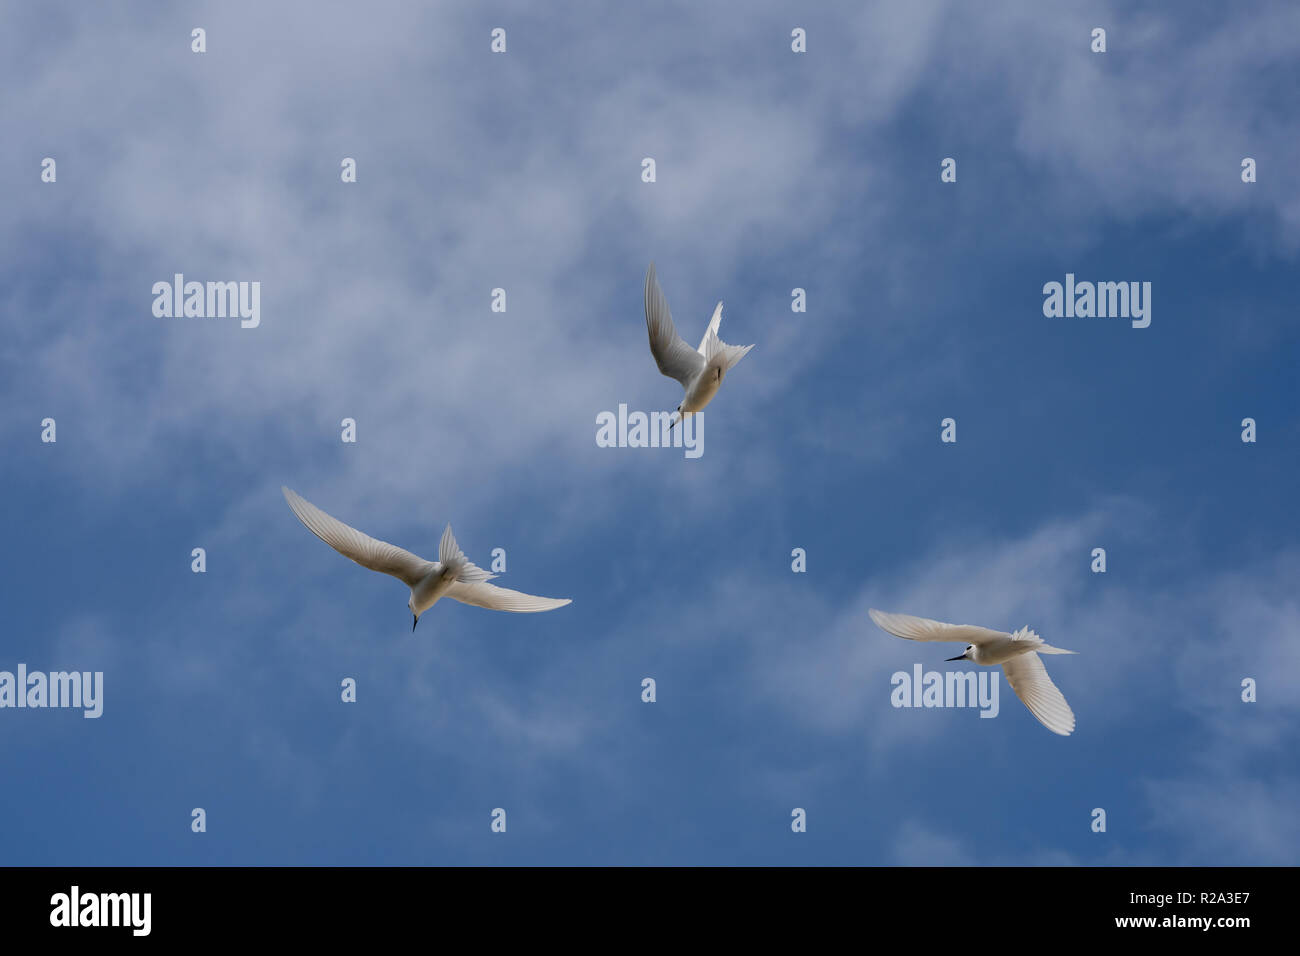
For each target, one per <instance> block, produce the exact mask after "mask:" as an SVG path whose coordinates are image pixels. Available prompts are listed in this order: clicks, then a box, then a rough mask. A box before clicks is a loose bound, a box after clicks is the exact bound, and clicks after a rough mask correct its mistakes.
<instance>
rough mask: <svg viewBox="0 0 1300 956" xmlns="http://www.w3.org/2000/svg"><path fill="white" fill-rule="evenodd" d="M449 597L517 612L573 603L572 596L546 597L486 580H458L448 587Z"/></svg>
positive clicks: (495, 608) (547, 609) (541, 609)
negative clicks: (514, 589)
mask: <svg viewBox="0 0 1300 956" xmlns="http://www.w3.org/2000/svg"><path fill="white" fill-rule="evenodd" d="M447 597H449V598H451V599H452V600H455V601H460V603H462V604H473V605H474V606H475V607H485V608H489V609H491V610H493V611H514V612H515V613H516V614H533V613H535V612H537V611H553V610H555V609H556V608H557V607H564V605H566V604H570V603H572V599H571V598H545V597H537V596H536V595H533V594H524V593H523V592H522V591H512V590H510V589H509V588H499V587H497V586H496V585H495V584H488V583H486V582H484V581H478V582H469V583H467V582H465V581H456V582H454V583H453V584H452V585H451V587H449V588H448V589H447Z"/></svg>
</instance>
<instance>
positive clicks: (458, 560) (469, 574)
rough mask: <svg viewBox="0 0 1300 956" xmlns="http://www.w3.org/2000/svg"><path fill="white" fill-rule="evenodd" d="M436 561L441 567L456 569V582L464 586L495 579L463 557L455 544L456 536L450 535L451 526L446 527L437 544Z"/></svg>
mask: <svg viewBox="0 0 1300 956" xmlns="http://www.w3.org/2000/svg"><path fill="white" fill-rule="evenodd" d="M438 561H439V563H441V564H443V565H447V566H450V567H454V568H456V580H457V581H460V582H462V583H464V584H478V583H480V582H482V581H490V580H492V579H493V578H494V577H496V575H495V574H492V573H491V572H490V571H484V570H483V569H482V568H480V567H479V566H478V565H477V564H475V563H474V562H473V561H471V560H470V559H469V558H467V557H465V552H464V551H462V550H461V549H460V545H458V544H457V543H456V536H455V535H454V534H452V533H451V525H447V530H445V531H444V532H443V533H442V540H441V541H440V542H438Z"/></svg>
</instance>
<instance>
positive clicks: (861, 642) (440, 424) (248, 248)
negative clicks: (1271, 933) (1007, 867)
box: [0, 2, 1300, 865]
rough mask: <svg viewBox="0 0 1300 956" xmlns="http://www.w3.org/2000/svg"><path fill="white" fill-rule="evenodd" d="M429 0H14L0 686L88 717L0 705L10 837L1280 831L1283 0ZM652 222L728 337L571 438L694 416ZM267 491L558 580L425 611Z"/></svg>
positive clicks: (467, 844)
mask: <svg viewBox="0 0 1300 956" xmlns="http://www.w3.org/2000/svg"><path fill="white" fill-rule="evenodd" d="M419 6H420V7H421V8H420V9H417V8H416V7H417V5H412V4H398V3H377V4H369V5H364V6H360V7H352V6H345V5H342V4H338V5H334V4H310V5H307V4H289V3H286V4H276V5H258V4H241V3H235V4H199V5H197V6H196V7H195V8H193V9H192V10H187V11H183V12H182V11H176V10H169V9H163V8H162V7H161V6H155V5H151V4H126V5H119V6H115V7H113V8H111V9H95V10H90V9H88V8H85V7H84V6H82V5H75V4H51V5H42V6H34V5H17V4H15V5H12V7H11V8H10V9H8V10H7V12H6V20H7V22H8V24H9V26H8V29H6V30H5V31H4V32H3V35H0V54H2V55H0V64H3V66H0V70H3V71H4V80H5V82H4V83H2V84H0V101H2V102H3V110H0V115H3V117H4V129H5V134H6V135H5V136H4V137H3V140H2V141H0V173H3V176H4V180H5V182H6V183H8V184H9V188H8V189H7V191H6V201H5V203H4V210H3V213H0V222H3V224H4V228H3V230H0V242H3V244H4V248H3V255H4V261H5V263H6V268H5V270H4V272H3V276H2V277H0V305H2V308H3V315H4V323H5V335H4V338H3V340H2V341H0V441H2V442H3V449H4V454H3V457H2V458H0V491H2V492H3V495H4V498H5V500H6V501H7V502H9V506H8V507H7V508H6V509H5V511H4V513H3V514H4V517H3V521H4V530H5V532H6V538H7V539H8V540H9V541H10V542H11V547H10V549H9V552H8V554H9V556H8V557H7V558H6V559H5V561H4V569H3V570H4V581H5V591H4V593H5V597H6V602H5V603H6V607H7V610H8V620H7V627H6V628H5V634H6V640H5V642H4V646H5V651H4V654H3V656H0V669H7V670H13V669H14V668H15V667H16V665H17V664H18V663H19V662H22V663H25V664H27V666H28V668H29V669H33V670H46V671H49V670H62V669H76V670H102V671H103V672H104V682H105V692H104V696H105V701H104V714H103V716H102V717H101V718H100V719H98V720H85V719H83V718H82V717H81V716H80V713H79V712H76V711H60V710H44V711H39V710H8V709H6V710H0V759H2V760H3V762H4V766H5V770H6V774H5V778H6V785H5V787H4V788H3V791H2V792H0V807H2V808H3V810H4V811H5V818H6V820H8V821H9V826H8V827H7V829H6V839H5V840H4V841H3V842H4V849H3V850H2V851H0V862H4V863H6V864H181V865H188V864H290V863H305V864H347V863H359V864H360V863H364V864H433V863H461V864H509V863H514V864H541V863H560V864H608V863H633V864H643V863H649V864H732V863H741V864H948V863H952V864H1001V863H1012V864H1021V863H1023V864H1058V863H1063V864H1121V865H1128V864H1255V863H1275V864H1276V863H1282V864H1295V863H1296V862H1297V861H1298V859H1297V853H1298V851H1297V847H1300V822H1297V820H1298V818H1297V814H1296V810H1297V807H1298V806H1300V765H1298V762H1297V759H1296V750H1295V728H1296V726H1297V724H1296V720H1297V716H1298V714H1297V709H1298V706H1300V704H1298V702H1300V650H1297V648H1298V646H1300V645H1298V644H1297V641H1298V640H1300V601H1298V600H1297V597H1296V586H1295V582H1296V580H1297V575H1298V574H1300V547H1297V544H1296V530H1297V517H1296V508H1295V503H1294V485H1295V474H1296V466H1297V459H1298V456H1297V453H1296V447H1297V441H1298V440H1300V419H1298V417H1297V388H1296V384H1295V368H1296V355H1297V352H1296V349H1297V345H1298V344H1300V342H1298V339H1300V336H1298V335H1297V331H1296V329H1297V323H1296V322H1295V316H1294V304H1293V301H1294V289H1293V282H1294V277H1295V275H1296V274H1297V270H1296V265H1297V257H1298V255H1300V193H1298V192H1297V190H1296V187H1295V183H1294V176H1293V170H1294V167H1295V163H1296V158H1297V139H1296V135H1295V132H1294V117H1295V109H1296V100H1295V90H1296V89H1297V88H1300V75H1298V74H1300V66H1298V64H1300V10H1297V9H1296V8H1295V6H1294V5H1293V4H1286V3H1248V4H1245V5H1238V6H1235V7H1233V8H1232V9H1231V10H1230V11H1224V10H1222V9H1220V8H1219V6H1218V5H1215V4H1208V3H1207V4H1180V5H1178V6H1177V7H1174V6H1172V5H1171V6H1169V8H1168V9H1166V10H1160V9H1156V10H1152V9H1146V8H1145V5H1137V4H1127V3H1090V4H1081V3H1080V4H1063V5H1059V7H1060V8H1059V9H1052V10H1050V11H1049V10H1044V9H1041V8H1040V7H1039V5H1036V4H1030V3H989V4H980V5H970V4H960V3H940V2H915V3H908V4H894V3H882V4H870V5H867V6H866V8H865V9H863V8H862V6H863V5H861V4H848V3H845V4H817V5H813V6H812V7H811V8H810V9H808V10H804V9H800V10H799V11H792V10H791V9H790V8H788V7H786V6H784V5H778V4H746V5H744V7H743V9H742V7H741V6H740V5H731V4H665V5H659V6H656V8H655V9H653V10H644V11H641V10H632V9H623V8H618V9H610V8H608V7H607V5H600V4H572V5H567V6H566V8H565V10H564V11H563V12H560V13H557V12H555V11H550V12H549V13H548V14H547V15H545V16H544V15H542V14H541V13H539V12H537V11H536V10H535V9H530V7H535V5H527V4H522V3H521V4H512V3H499V4H494V5H491V6H490V7H484V6H483V5H481V4H467V3H461V4H438V5H428V6H427V7H425V6H424V5H419ZM268 8H269V9H268ZM195 26H202V27H204V28H205V29H206V31H207V44H208V52H207V53H204V54H202V55H197V54H194V53H191V52H190V39H189V38H190V30H191V29H192V28H193V27H195ZM498 26H500V27H503V28H505V29H506V30H507V43H508V49H507V52H506V53H505V54H502V55H493V54H491V53H490V52H489V33H490V31H491V29H492V28H494V27H498ZM1097 26H1100V27H1104V28H1105V29H1106V30H1107V45H1108V51H1107V52H1106V53H1105V54H1094V53H1092V52H1090V50H1089V37H1090V33H1091V30H1092V29H1093V28H1094V27H1097ZM794 27H803V28H805V29H806V30H807V35H808V52H807V53H805V54H801V55H797V54H794V53H792V52H791V50H790V30H791V29H793V28H794ZM47 156H49V157H53V158H55V159H56V161H57V164H58V166H57V170H58V180H57V182H56V183H54V184H47V183H42V182H40V178H39V173H40V163H41V160H42V159H43V158H44V157H47ZM345 156H350V157H355V158H356V160H357V163H358V182H357V183H355V184H349V185H344V184H343V183H341V182H340V180H339V163H340V160H341V159H342V158H343V157H345ZM646 156H651V157H654V158H655V159H656V163H657V181H656V182H655V183H653V184H646V183H643V182H642V181H641V178H640V172H641V160H642V158H643V157H646ZM948 156H951V157H954V158H955V159H956V160H957V163H958V179H957V182H956V183H952V184H945V183H941V182H940V180H939V164H940V161H941V160H942V159H943V158H944V157H948ZM1246 156H1249V157H1253V158H1254V159H1255V160H1256V161H1257V164H1258V171H1259V172H1258V182H1256V183H1253V184H1244V183H1242V182H1241V179H1240V163H1241V159H1242V158H1243V157H1246ZM651 260H653V261H654V262H655V263H656V265H657V270H658V274H659V278H660V281H661V283H662V285H663V288H664V291H665V294H666V296H667V298H668V301H669V303H670V304H671V306H672V309H673V314H674V317H675V319H676V321H677V324H678V326H679V328H680V329H681V330H682V333H683V335H684V336H685V337H686V338H687V339H688V340H690V339H692V337H693V336H696V335H698V334H700V333H701V332H702V330H703V328H704V325H705V323H706V321H707V319H708V316H709V313H710V311H711V309H712V307H713V305H714V303H715V302H716V301H717V300H718V299H722V300H723V301H724V302H725V303H726V306H725V311H724V313H723V324H722V329H721V332H722V337H723V338H724V339H725V340H726V341H729V342H733V343H738V344H748V343H750V342H753V343H756V347H755V349H754V350H753V352H751V353H750V354H749V355H748V356H747V357H746V358H745V359H744V361H743V362H742V363H741V364H740V365H738V366H737V367H736V368H735V369H734V370H733V372H732V373H731V374H730V375H729V376H728V378H727V381H726V385H725V387H724V388H723V390H722V391H721V393H720V394H719V397H718V398H717V399H716V400H715V401H714V403H713V404H712V405H710V407H709V409H708V411H707V412H706V413H705V418H706V422H707V424H706V429H705V452H704V454H703V456H702V457H701V458H699V459H698V460H694V461H692V460H686V459H685V458H684V457H683V456H682V453H681V451H680V450H653V449H626V448H623V449H608V448H598V447H597V446H596V443H595V440H594V436H595V417H596V415H597V414H598V413H599V412H601V411H603V410H606V409H611V410H612V409H617V407H618V405H619V403H627V404H628V405H629V407H630V408H633V409H643V410H647V411H649V410H661V409H669V408H672V407H673V406H674V405H675V404H676V403H677V402H678V401H679V400H680V389H679V388H678V386H677V385H676V383H674V382H672V381H670V380H669V379H666V378H664V377H662V376H660V375H659V373H658V372H657V370H656V369H655V367H654V364H653V361H652V359H651V356H650V354H649V351H648V348H647V345H646V335H645V325H644V319H643V315H642V305H641V302H642V287H641V284H642V281H643V278H644V274H645V269H646V266H647V264H648V263H649V262H650V261H651ZM176 272H183V273H185V275H186V276H187V277H189V278H192V279H199V280H209V279H211V280H230V279H235V280H249V281H251V280H257V281H260V282H261V288H262V303H261V305H262V316H261V325H260V327H258V328H257V329H241V328H240V327H239V324H238V322H237V321H231V320H177V319H159V318H155V317H154V316H153V315H152V312H151V306H152V301H153V296H152V295H151V293H150V289H151V286H152V284H153V283H154V282H157V281H160V280H169V279H170V278H171V276H172V275H173V273H176ZM1067 272H1073V273H1075V274H1076V276H1078V277H1079V278H1080V279H1092V280H1099V281H1110V280H1114V281H1129V280H1139V281H1150V282H1151V283H1152V286H1153V296H1152V300H1153V311H1152V323H1151V326H1150V327H1149V328H1146V329H1133V328H1131V327H1130V326H1129V324H1128V323H1127V322H1124V321H1122V320H1115V319H1048V318H1045V317H1044V316H1043V313H1042V299H1043V296H1042V287H1043V284H1044V283H1046V282H1050V281H1062V280H1063V278H1064V276H1065V274H1066V273H1067ZM496 287H502V288H505V289H506V290H507V295H508V309H507V311H506V312H505V313H493V312H492V311H490V308H489V304H490V290H491V289H493V288H496ZM795 287H800V288H804V289H806V290H807V296H808V311H807V312H806V313H793V312H791V310H790V295H791V289H793V288H795ZM46 417H53V418H55V419H56V420H57V423H58V425H57V427H58V433H57V434H58V441H57V442H56V443H54V444H43V443H42V442H41V441H40V422H41V420H42V419H43V418H46ZM344 417H352V418H355V419H356V421H357V423H358V441H357V443H356V444H355V445H346V444H343V443H342V442H340V440H339V431H340V429H339V422H340V420H341V419H343V418H344ZM946 417H953V418H955V419H956V421H957V430H958V441H957V443H956V444H942V443H941V442H940V440H939V431H940V429H939V423H940V421H941V420H942V419H943V418H946ZM1245 417H1251V418H1254V419H1255V420H1256V422H1257V423H1258V441H1257V442H1256V443H1254V444H1244V443H1243V442H1242V441H1241V440H1240V434H1241V426H1240V422H1241V420H1242V419H1243V418H1245ZM282 484H285V485H289V486H290V487H292V488H295V489H296V490H298V491H299V492H301V493H302V494H303V495H304V496H305V497H307V498H308V499H309V500H311V501H312V502H314V503H316V504H317V505H319V506H320V507H322V508H324V509H325V510H326V511H329V512H330V513H332V514H335V515H337V516H338V517H339V518H341V519H342V520H344V521H348V522H349V523H352V524H354V525H356V526H358V527H360V528H362V529H363V530H365V531H367V532H369V533H371V534H373V535H376V536H378V537H381V538H383V539H385V540H389V541H393V542H394V543H397V544H400V545H402V546H404V547H407V548H409V549H411V550H414V551H417V552H421V553H424V554H426V555H431V554H432V553H433V552H434V551H435V550H436V548H437V541H438V536H439V535H440V533H441V531H442V528H443V526H444V524H446V523H447V522H448V521H450V522H451V523H452V524H453V526H454V527H455V529H456V533H457V536H458V538H459V540H460V543H461V545H462V547H463V548H464V549H465V550H466V552H467V553H468V555H469V556H470V558H471V559H473V560H475V561H477V562H478V563H480V564H484V565H486V564H488V563H489V561H490V553H491V550H492V549H493V548H496V547H502V548H505V549H506V551H507V555H508V571H507V574H506V575H505V576H504V577H503V580H502V581H501V582H500V583H502V584H504V585H506V586H509V587H515V588H519V589H522V590H525V591H530V592H533V593H538V594H544V595H554V596H567V597H571V598H573V604H572V605H571V606H569V607H566V608H563V609H561V610H558V611H555V612H552V613H548V614H541V615H507V614H497V613H491V612H488V611H483V610H480V609H476V608H471V607H466V606H463V605H458V604H454V603H452V602H443V603H440V604H439V605H438V606H437V607H436V608H434V609H433V611H432V612H430V614H429V615H428V617H427V618H426V619H424V620H422V622H421V624H420V627H419V629H418V630H417V631H416V632H415V634H414V635H412V634H411V633H410V627H409V621H410V619H409V615H408V612H407V610H406V608H405V606H404V604H405V600H406V593H405V591H404V589H403V588H402V586H401V585H400V584H398V583H397V582H395V581H393V580H390V579H387V578H384V577H381V576H379V575H375V574H369V573H366V572H363V571H362V570H360V569H358V568H356V567H355V566H354V565H352V564H350V563H349V562H347V561H346V560H344V559H343V558H341V557H340V556H339V555H337V554H335V553H333V552H332V551H330V550H329V549H328V548H327V547H326V546H325V545H324V544H322V543H321V542H320V541H318V540H316V539H315V538H314V537H312V536H311V535H310V534H309V533H308V532H307V531H306V529H304V528H303V527H302V526H301V525H300V524H299V523H298V522H297V521H296V520H295V518H294V516H293V515H292V513H291V512H290V511H289V509H288V508H287V507H286V506H285V503H284V500H283V498H282V497H281V495H280V490H279V489H280V486H281V485H282ZM194 547H203V548H205V549H206V552H207V571H206V573H204V574H194V573H192V572H191V570H190V561H191V558H190V551H191V549H192V548H194ZM796 547H801V548H804V549H806V551H807V555H808V571H807V573H805V574H794V573H792V572H791V567H790V563H791V558H790V553H791V549H792V548H796ZM1094 547H1104V548H1106V550H1107V563H1108V570H1107V573H1106V574H1104V575H1095V574H1092V573H1091V572H1090V570H1089V562H1090V552H1091V551H1092V549H1093V548H1094ZM868 607H878V608H884V609H886V610H891V611H902V612H906V613H912V614H919V615H923V616H927V617H934V618H938V619H941V620H953V621H959V622H969V623H978V624H984V625H987V626H991V627H996V628H1000V629H1007V630H1012V629H1015V628H1019V627H1021V626H1024V625H1029V626H1031V627H1033V628H1034V629H1035V630H1037V631H1038V633H1040V634H1041V635H1043V637H1044V639H1046V640H1047V641H1048V642H1049V643H1053V644H1057V645H1059V646H1062V647H1066V648H1071V649H1074V650H1076V651H1078V652H1079V655H1078V656H1077V657H1071V658H1053V659H1050V660H1049V661H1048V664H1049V670H1050V672H1051V674H1052V676H1053V678H1054V679H1055V681H1056V683H1057V685H1058V686H1059V687H1060V688H1061V689H1062V691H1063V692H1064V694H1065V695H1066V697H1067V698H1068V699H1069V701H1070V703H1071V705H1072V707H1073V709H1074V711H1075V713H1076V715H1077V717H1078V729H1077V730H1076V732H1075V734H1074V735H1073V736H1071V737H1068V738H1061V737H1057V736H1055V735H1053V734H1051V733H1048V732H1047V731H1046V730H1045V729H1044V728H1043V727H1042V726H1040V725H1039V724H1038V723H1037V722H1036V721H1035V720H1033V718H1032V716H1031V715H1030V714H1029V713H1028V712H1027V711H1026V710H1025V709H1024V708H1023V707H1022V706H1021V705H1020V704H1019V703H1018V702H1016V701H1015V700H1014V699H1013V698H1012V697H1011V695H1010V694H1009V692H1008V689H1007V688H1006V686H1005V683H1003V685H1002V701H1001V703H1002V706H1001V712H1000V714H999V716H998V717H997V718H996V719H993V720H980V719H978V718H977V716H976V714H975V713H974V712H972V711H969V710H943V709H937V710H909V709H894V708H892V707H891V706H890V703H889V697H890V690H891V686H890V675H891V674H892V673H893V672H895V671H897V670H900V669H901V670H910V669H911V667H912V666H913V665H914V664H916V663H920V664H922V665H924V667H925V668H926V669H943V668H950V667H963V668H964V667H968V666H969V665H959V664H944V663H943V659H944V658H945V657H950V656H952V655H953V654H955V653H958V651H956V650H952V651H949V645H942V646H940V645H923V644H913V643H909V642H904V641H900V640H897V639H895V638H893V637H891V636H889V635H887V634H885V633H884V632H883V631H881V630H879V629H878V628H876V627H875V626H874V625H873V624H872V623H871V622H870V620H869V619H868V618H867V616H866V610H867V608H868ZM344 677H354V678H355V679H356V680H357V683H358V701H357V702H356V703H355V704H344V703H342V702H341V701H340V699H339V682H340V681H341V680H342V679H343V678H344ZM644 677H653V678H655V679H656V681H657V696H658V700H657V701H656V702H655V703H654V704H645V703H642V701H641V699H640V689H641V680H642V678H644ZM1245 677H1252V678H1255V679H1256V680H1257V681H1258V686H1259V690H1258V698H1259V699H1258V702H1256V703H1253V704H1245V703H1242V702H1241V699H1240V693H1241V687H1240V685H1241V680H1242V679H1243V678H1245ZM195 807H202V808H204V809H205V810H206V812H207V832H206V833H203V834H195V833H192V832H191V831H190V811H191V810H192V808H195ZM496 807H503V808H505V809H506V811H507V815H508V830H507V832H506V833H505V834H504V835H502V834H493V833H492V832H490V829H489V824H490V814H491V812H492V810H493V808H496ZM794 807H802V808H805V809H806V811H807V814H808V831H807V832H806V833H803V834H794V833H792V832H791V829H790V813H791V809H792V808H794ZM1095 807H1102V808H1104V809H1105V810H1106V812H1107V822H1108V827H1107V832H1105V833H1104V834H1100V833H1094V832H1091V830H1090V826H1089V825H1090V822H1091V811H1092V810H1093V808H1095ZM975 813H979V814H980V815H981V819H980V820H979V821H978V822H975V821H973V820H972V817H973V815H974V814H975Z"/></svg>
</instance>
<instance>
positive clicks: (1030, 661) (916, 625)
mask: <svg viewBox="0 0 1300 956" xmlns="http://www.w3.org/2000/svg"><path fill="white" fill-rule="evenodd" d="M867 613H868V614H870V615H871V619H872V620H873V621H875V622H876V623H877V624H878V625H880V626H881V627H882V628H884V629H885V630H886V631H888V632H889V633H890V634H893V635H894V636H896V637H903V638H906V639H907V640H909V641H966V642H967V644H966V650H965V651H963V652H962V653H961V654H959V655H957V656H956V657H950V658H948V660H950V661H973V662H974V663H976V664H1001V665H1002V673H1004V674H1006V675H1007V683H1008V684H1010V685H1011V689H1012V690H1014V691H1015V692H1016V696H1017V697H1019V698H1020V700H1021V702H1022V703H1023V704H1024V705H1025V706H1026V707H1028V708H1029V712H1030V713H1031V714H1033V715H1034V716H1035V717H1037V718H1038V721H1039V723H1041V724H1042V725H1043V726H1044V727H1046V728H1047V729H1048V730H1050V731H1051V732H1052V733H1054V734H1060V735H1061V736H1062V737H1068V736H1069V735H1070V733H1071V732H1072V731H1073V730H1074V711H1072V710H1070V705H1069V704H1067V703H1066V702H1065V697H1064V696H1063V695H1062V694H1061V692H1060V691H1059V690H1057V688H1056V685H1055V684H1053V683H1052V679H1051V678H1050V677H1048V676H1047V668H1046V667H1044V666H1043V662H1042V661H1041V660H1039V658H1038V655H1039V654H1075V653H1078V652H1077V651H1067V650H1064V649H1062V648H1060V647H1052V646H1051V645H1050V644H1044V643H1043V639H1042V638H1041V637H1039V636H1038V635H1037V634H1035V633H1034V632H1033V631H1031V630H1030V629H1029V628H1027V627H1026V628H1022V629H1021V630H1019V631H1016V632H1015V633H1014V634H1008V633H1007V632H1006V631H994V630H990V629H989V628H987V627H976V626H974V625H972V624H944V623H943V622H942V621H931V620H929V619H927V618H924V617H912V615H910V614H886V613H884V612H883V611H877V610H875V609H874V608H872V609H870V610H868V612H867Z"/></svg>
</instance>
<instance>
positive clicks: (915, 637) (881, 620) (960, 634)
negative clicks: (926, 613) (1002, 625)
mask: <svg viewBox="0 0 1300 956" xmlns="http://www.w3.org/2000/svg"><path fill="white" fill-rule="evenodd" d="M867 613H868V614H870V615H871V619H872V620H873V621H875V622H876V623H877V624H879V625H880V626H881V627H882V628H884V629H885V630H886V631H888V632H889V633H890V634H893V635H894V636H895V637H905V638H907V639H908V640H909V641H960V642H961V643H963V644H986V643H988V642H990V641H996V640H998V639H999V638H1006V637H1009V636H1010V635H1008V634H1007V633H1006V632H1005V631H994V630H991V629H990V628H987V627H977V626H976V625H974V624H945V623H943V621H932V620H930V619H929V618H925V617H912V615H910V614H886V613H885V612H884V611H877V610H876V609H875V608H870V609H869V610H868V611H867Z"/></svg>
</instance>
